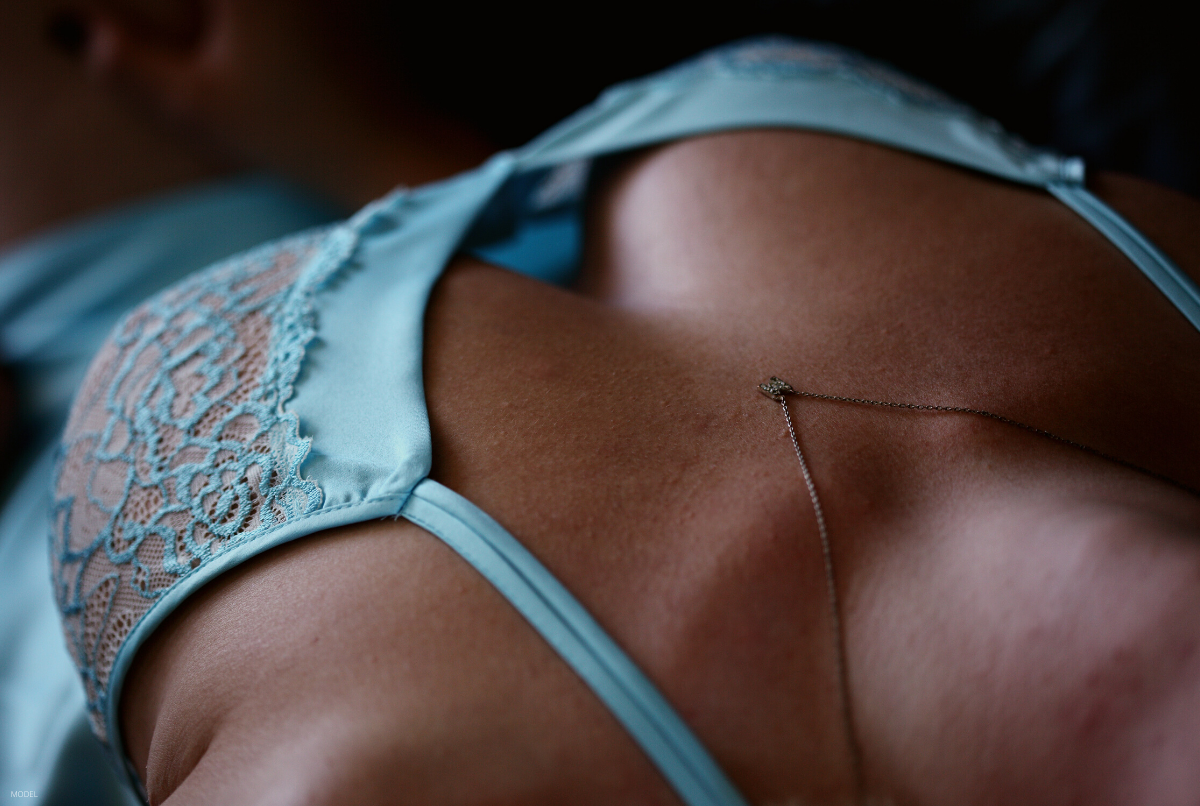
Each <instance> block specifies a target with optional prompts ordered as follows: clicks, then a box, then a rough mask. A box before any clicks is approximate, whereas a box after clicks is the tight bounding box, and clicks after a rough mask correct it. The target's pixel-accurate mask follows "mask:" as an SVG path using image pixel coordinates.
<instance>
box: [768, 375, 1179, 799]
mask: <svg viewBox="0 0 1200 806" xmlns="http://www.w3.org/2000/svg"><path fill="white" fill-rule="evenodd" d="M758 389H759V391H760V392H762V393H763V394H764V395H766V396H767V397H769V398H771V399H772V400H774V401H775V402H776V403H778V404H779V406H780V408H782V409H783V417H784V419H785V420H786V421H787V429H788V434H789V435H790V436H791V438H792V447H793V448H795V450H796V458H797V459H799V460H800V472H801V474H802V475H803V476H804V484H805V486H806V487H807V488H808V497H809V499H811V501H812V506H813V513H814V515H815V516H816V521H817V534H818V536H819V537H820V540H821V555H822V558H823V560H824V565H825V586H826V590H827V593H828V596H829V617H830V623H831V625H832V629H833V644H834V654H835V663H836V666H837V685H838V699H839V700H840V701H841V713H842V727H843V730H844V731H845V735H846V743H847V745H848V746H849V751H850V768H851V773H852V775H853V776H854V788H855V802H856V803H860V804H861V803H863V802H864V801H863V797H864V791H865V784H864V778H863V763H862V747H861V745H860V744H859V742H858V733H857V731H856V730H855V728H854V714H853V711H852V708H851V704H850V680H849V670H848V668H847V662H846V638H845V631H844V629H843V625H842V615H841V605H840V604H839V602H838V593H837V579H836V577H835V576H834V572H833V549H832V546H831V544H830V541H829V530H828V528H827V527H826V525H825V512H824V509H823V508H822V507H821V499H820V496H818V495H817V485H816V483H815V482H814V481H813V477H812V473H811V472H810V471H809V468H808V461H807V460H806V459H805V458H804V451H803V450H801V449H800V440H799V438H798V437H797V436H796V427H795V425H794V424H793V423H792V414H791V412H790V411H789V410H788V405H787V397H788V395H794V396H796V397H807V398H812V399H814V400H828V401H833V402H837V403H854V404H857V405H860V406H877V407H881V408H889V409H903V410H906V411H928V412H945V413H952V414H974V415H976V416H978V417H986V418H988V419H990V420H995V421H997V422H1000V423H1004V424H1005V425H1011V426H1015V427H1016V428H1020V429H1022V430H1024V431H1029V432H1030V433H1033V434H1037V435H1038V436H1040V437H1045V438H1046V439H1050V440H1053V441H1054V442H1058V443H1060V444H1063V445H1069V446H1070V447H1072V448H1076V449H1077V450H1081V451H1083V452H1084V453H1088V454H1091V455H1092V456H1096V457H1099V458H1101V459H1104V460H1106V461H1109V462H1113V463H1115V464H1118V465H1120V466H1122V467H1126V468H1129V469H1131V470H1136V471H1138V472H1139V473H1144V474H1146V475H1148V476H1151V477H1153V478H1156V479H1158V480H1160V481H1164V482H1166V483H1168V484H1170V485H1172V486H1173V487H1177V488H1179V489H1182V490H1184V491H1185V492H1189V493H1192V494H1193V495H1198V496H1200V491H1197V490H1195V489H1193V488H1191V487H1189V486H1187V485H1186V484H1182V483H1181V482H1178V481H1176V480H1174V479H1172V478H1170V477H1169V476H1164V475H1162V474H1161V473H1155V472H1154V471H1152V470H1147V469H1146V468H1144V467H1141V466H1139V465H1135V464H1133V463H1132V462H1127V461H1125V460H1124V459H1121V458H1119V457H1116V456H1113V455H1111V454H1108V453H1104V452H1103V451H1099V450H1096V449H1095V448H1093V447H1091V446H1089V445H1084V444H1083V443H1080V442H1076V441H1075V440H1072V439H1067V438H1066V437H1060V436H1059V435H1058V434H1054V433H1051V432H1050V431H1046V430H1045V429H1042V428H1037V427H1035V426H1032V425H1026V424H1025V423H1022V422H1019V421H1017V420H1014V419H1012V418H1011V417H1005V416H1004V415H1002V414H996V413H994V412H990V411H984V410H983V409H972V408H969V407H966V406H936V405H929V404H924V403H896V402H892V401H887V400H871V399H869V398H862V397H845V396H842V395H826V394H821V393H819V392H806V391H804V390H802V389H795V388H794V387H793V386H792V385H791V384H789V383H788V382H787V381H785V380H782V379H780V378H777V377H775V376H771V379H770V380H769V381H767V382H766V383H762V384H759V386H758Z"/></svg>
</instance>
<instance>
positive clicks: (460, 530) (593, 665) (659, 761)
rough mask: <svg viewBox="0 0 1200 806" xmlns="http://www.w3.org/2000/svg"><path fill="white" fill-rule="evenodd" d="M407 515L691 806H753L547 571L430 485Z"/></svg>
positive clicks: (483, 518) (463, 503)
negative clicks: (503, 602)
mask: <svg viewBox="0 0 1200 806" xmlns="http://www.w3.org/2000/svg"><path fill="white" fill-rule="evenodd" d="M400 514H401V515H403V516H404V517H405V518H407V519H408V520H410V521H412V522H413V523H415V524H417V525H418V526H420V527H422V528H424V529H426V530H428V531H429V532H432V533H433V534H435V535H437V536H438V537H439V538H440V539H441V540H442V541H443V542H445V543H446V544H447V545H448V546H450V548H452V549H454V550H455V551H456V552H458V554H459V555H460V556H462V558H463V559H465V560H466V561H467V562H468V563H470V564H471V565H472V566H473V567H474V568H475V570H477V571H478V572H479V573H480V574H482V575H483V576H484V578H486V579H487V580H488V582H490V583H491V584H492V585H493V586H495V588H496V590H498V591H499V592H500V593H501V594H502V595H503V596H504V598H505V599H507V600H508V601H509V602H510V603H511V604H512V606H513V607H514V608H516V609H517V611H518V612H520V614H521V615H522V616H524V617H525V619H526V620H527V621H528V622H529V624H530V625H531V626H532V627H533V628H534V629H535V630H537V631H538V633H539V634H541V636H542V637H543V638H545V639H546V641H547V642H548V643H549V644H550V645H551V646H552V647H553V648H554V650H555V651H556V652H557V653H558V654H559V655H560V656H561V657H562V659H563V660H564V661H566V663H567V664H568V665H569V666H570V667H571V668H572V669H574V670H575V672H576V673H577V674H578V675H579V676H580V677H581V678H583V680H584V682H586V683H587V685H588V686H589V687H590V688H591V689H592V691H593V692H595V694H596V696H598V697H599V698H600V699H601V701H603V702H604V704H605V705H606V706H607V707H608V709H609V711H611V712H612V714H613V716H615V717H616V718H617V720H618V721H619V722H620V723H621V724H622V725H624V726H625V729H626V730H627V731H629V734H630V735H631V736H632V737H633V739H634V741H636V742H637V743H638V744H639V745H641V747H642V750H644V751H645V753H646V755H647V756H649V757H650V760H651V761H653V762H654V764H655V766H657V767H658V769H659V771H660V772H661V773H662V774H663V777H665V778H666V779H667V781H668V782H669V783H670V784H671V786H672V787H673V788H674V789H675V791H676V793H677V794H678V795H679V797H680V798H681V799H682V800H683V802H684V803H686V804H688V806H746V801H745V800H744V799H743V798H742V796H741V795H740V794H739V793H738V791H737V790H736V789H735V788H734V786H733V784H731V783H730V782H729V779H728V778H726V777H725V774H724V773H723V772H722V771H721V768H720V767H719V766H718V765H717V763H716V762H715V761H714V760H713V758H712V756H710V755H709V753H708V751H707V750H705V749H704V746H703V745H702V744H700V742H699V740H697V739H696V737H695V736H694V735H693V734H692V732H691V731H690V730H689V729H688V727H687V725H685V724H684V722H683V720H682V719H680V718H679V715H678V714H676V713H675V710H674V709H673V708H672V707H671V706H670V704H669V703H668V702H667V701H666V699H664V698H663V696H662V694H660V693H659V692H658V689H656V688H655V687H654V684H653V683H651V682H650V681H649V680H648V679H647V678H646V676H645V675H644V674H642V672H641V670H639V669H638V667H637V666H636V665H635V664H634V663H633V661H631V660H630V659H629V657H628V656H627V655H626V654H625V653H624V652H622V651H621V649H620V648H619V647H618V646H617V645H616V644H615V643H614V642H613V640H612V639H611V638H609V637H608V635H607V633H605V632H604V630H603V628H601V627H600V625H599V624H597V623H596V621H595V619H593V618H592V617H591V615H589V614H588V612H587V610H585V609H584V607H583V605H581V604H580V603H579V602H578V601H576V599H575V597H573V596H572V595H571V594H570V593H569V592H568V591H567V589H566V588H564V587H563V586H562V583H560V582H559V581H558V580H557V579H555V578H554V575H553V574H551V573H550V572H549V571H548V570H546V567H545V566H543V565H542V564H541V563H540V562H538V560H537V558H535V557H534V556H533V555H532V554H530V553H529V551H528V550H527V549H526V548H525V547H524V546H522V545H521V544H520V543H519V542H517V540H516V539H515V538H514V537H513V536H512V535H510V534H509V533H508V532H507V531H505V530H504V528H503V527H502V526H500V524H498V523H496V522H495V521H494V520H492V519H491V518H490V517H488V516H487V515H486V514H485V513H484V512H483V511H482V510H480V509H479V508H478V507H476V506H475V505H474V504H472V503H471V502H470V501H468V500H467V499H465V498H463V497H462V496H461V495H459V494H458V493H455V492H453V491H452V490H449V489H447V488H446V487H443V486H442V485H441V484H438V483H437V482H435V481H432V480H430V479H426V480H425V481H423V482H421V483H420V484H418V485H417V487H416V489H415V490H413V493H412V495H411V496H409V499H408V501H407V502H406V503H405V504H404V507H403V508H402V509H401V510H400Z"/></svg>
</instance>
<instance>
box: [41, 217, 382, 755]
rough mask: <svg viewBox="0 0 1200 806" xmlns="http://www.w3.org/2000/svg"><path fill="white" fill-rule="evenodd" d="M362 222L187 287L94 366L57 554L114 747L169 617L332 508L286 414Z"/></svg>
mask: <svg viewBox="0 0 1200 806" xmlns="http://www.w3.org/2000/svg"><path fill="white" fill-rule="evenodd" d="M364 213H368V211H364ZM361 218H362V214H360V216H358V217H356V220H352V221H351V222H349V223H348V224H346V225H343V226H340V227H335V228H332V229H322V230H315V231H311V232H308V233H304V234H301V235H298V236H293V237H291V238H288V239H286V240H284V241H281V242H278V243H275V244H269V245H266V246H264V247H259V248H258V249H255V250H253V251H251V252H248V253H246V254H244V255H241V256H238V257H235V258H233V259H230V260H228V261H226V262H224V263H221V264H218V265H217V266H215V267H213V268H212V269H209V270H207V271H205V272H202V273H200V274H198V275H195V276H194V277H192V278H191V279H189V280H187V281H185V282H184V283H182V284H180V285H177V286H174V287H173V288H172V289H170V290H169V291H167V292H165V293H163V294H160V295H159V296H157V297H155V298H152V299H151V300H150V301H149V302H147V303H145V304H143V305H142V306H141V307H139V308H138V309H136V310H135V311H133V312H132V313H131V314H129V315H128V316H127V317H126V319H125V320H124V321H123V322H122V324H120V325H119V326H118V327H117V329H116V331H115V332H114V333H113V335H112V336H111V337H110V339H109V341H108V342H107V344H106V345H105V346H104V348H103V349H102V350H101V352H100V354H99V355H98V356H97V358H96V360H95V361H94V362H93V364H92V367H91V369H90V371H89V374H88V377H87V379H86V381H85V382H84V385H83V387H82V388H81V390H80V392H79V394H78V396H77V398H76V401H75V405H74V408H73V410H72V414H71V419H70V421H69V422H68V425H67V429H66V433H65V435H64V439H63V444H62V448H61V449H60V453H59V458H58V464H57V468H56V472H55V478H56V481H55V486H54V490H53V499H54V504H53V521H52V534H51V541H52V566H53V584H54V590H55V596H56V598H57V602H58V606H59V608H60V610H61V612H62V619H63V628H64V631H65V633H66V639H67V645H68V648H69V650H70V652H71V654H72V656H73V658H74V661H75V663H76V665H77V666H78V668H79V671H80V674H81V675H82V677H83V683H84V687H85V689H86V692H87V703H88V709H89V716H90V718H91V721H92V725H93V728H94V729H95V731H96V733H97V735H99V736H100V738H101V739H103V740H106V741H107V738H108V734H109V731H108V726H107V725H106V718H107V716H106V715H107V714H108V705H109V696H110V686H109V682H110V680H109V678H110V672H111V671H112V669H113V664H114V662H115V660H116V658H117V655H118V651H119V650H120V648H121V646H122V645H123V644H124V643H125V640H126V638H127V637H128V636H129V634H130V633H131V632H132V630H133V629H134V628H135V627H136V626H137V624H138V622H139V621H140V620H141V619H142V618H143V617H145V616H146V614H147V613H148V612H149V611H150V610H151V608H152V607H153V605H154V603H155V602H156V601H158V600H159V599H161V597H162V596H163V594H164V593H166V592H167V591H168V590H170V589H171V588H172V587H174V586H175V585H177V584H178V583H179V582H180V581H181V580H183V579H185V578H187V577H188V576H189V575H191V574H195V573H196V572H197V570H198V569H201V568H203V567H204V566H205V565H206V564H207V563H210V562H212V561H213V560H214V559H215V558H217V557H219V556H220V555H222V554H223V553H225V552H227V551H229V550H230V549H231V548H233V547H235V546H239V545H243V544H245V543H248V542H250V541H253V540H256V539H258V538H260V537H261V536H262V535H264V534H265V533H267V532H269V531H272V530H273V529H276V528H278V527H279V526H280V525H282V524H284V523H288V522H291V521H294V520H295V519H297V518H301V517H304V516H306V515H308V514H310V513H312V512H314V511H316V510H317V509H318V508H319V507H320V505H321V500H322V494H321V490H320V488H319V487H318V486H317V484H315V483H314V482H313V481H311V480H308V479H304V478H302V477H301V475H300V465H301V463H302V462H303V461H304V458H305V455H306V454H307V452H308V448H309V440H308V439H306V438H303V437H301V436H300V433H299V424H298V422H297V419H296V416H295V415H294V414H290V413H288V412H287V411H285V410H284V408H283V404H284V403H285V402H286V401H287V400H288V399H289V398H290V397H291V394H292V386H293V383H294V381H295V379H296V377H297V374H298V373H299V370H300V363H301V360H302V358H303V355H304V350H305V347H306V345H307V344H308V342H309V341H310V340H311V339H312V337H313V335H314V325H313V321H312V307H313V306H312V297H313V294H314V293H315V291H316V290H317V289H319V288H320V287H321V286H322V285H323V284H324V283H325V281H326V280H327V279H328V278H329V277H330V276H331V275H332V274H333V273H334V271H336V269H337V268H338V267H339V266H341V265H342V264H343V263H344V262H345V261H346V260H347V258H348V257H349V256H350V254H351V252H352V251H353V249H354V246H355V244H356V241H357V232H358V231H359V225H360V224H361V223H362V222H361Z"/></svg>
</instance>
